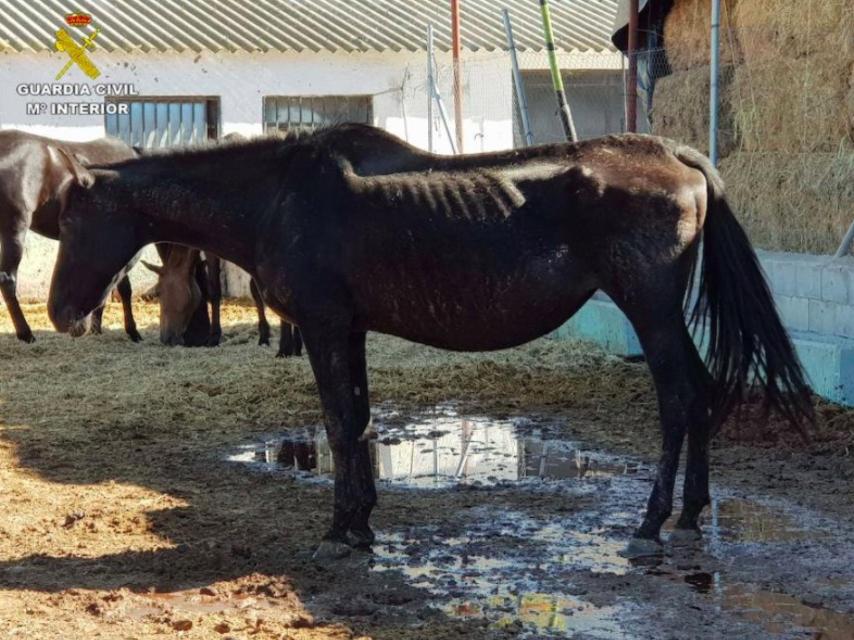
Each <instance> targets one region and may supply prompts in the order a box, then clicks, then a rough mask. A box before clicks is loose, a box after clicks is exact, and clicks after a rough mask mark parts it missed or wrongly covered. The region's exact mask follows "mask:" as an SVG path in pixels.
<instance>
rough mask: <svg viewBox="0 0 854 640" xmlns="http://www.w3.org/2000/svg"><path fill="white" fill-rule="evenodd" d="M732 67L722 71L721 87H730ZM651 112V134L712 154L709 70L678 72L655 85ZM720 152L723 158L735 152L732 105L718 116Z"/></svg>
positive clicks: (723, 107)
mask: <svg viewBox="0 0 854 640" xmlns="http://www.w3.org/2000/svg"><path fill="white" fill-rule="evenodd" d="M732 71H733V70H732V67H724V68H723V69H722V70H721V86H722V88H723V89H725V88H726V87H727V85H728V84H729V82H730V80H731V78H732ZM654 98H655V99H654V101H653V108H652V111H651V113H650V121H651V124H652V132H653V133H654V134H656V135H659V136H664V137H666V138H672V139H673V140H677V141H678V142H683V143H685V144H688V145H691V146H692V147H694V148H696V149H699V150H700V151H702V152H703V153H708V152H709V72H708V70H707V69H692V70H690V71H679V72H676V73H673V74H672V75H669V76H667V77H664V78H659V79H658V80H657V81H656V83H655V96H654ZM719 125H720V128H719V132H718V133H719V135H718V152H719V155H720V156H721V157H723V156H726V155H728V154H729V153H731V152H732V151H733V150H734V149H735V145H736V141H735V127H734V124H733V120H732V115H731V114H730V112H729V104H728V103H723V104H722V105H721V109H720V113H719Z"/></svg>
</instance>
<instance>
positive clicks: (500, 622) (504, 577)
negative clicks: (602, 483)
mask: <svg viewBox="0 0 854 640" xmlns="http://www.w3.org/2000/svg"><path fill="white" fill-rule="evenodd" d="M421 533H423V532H421ZM622 546H623V545H622V543H621V542H619V541H618V540H617V539H614V538H610V537H609V536H608V535H607V534H606V533H605V532H602V531H599V532H579V531H574V530H572V529H571V528H568V527H566V525H565V523H563V522H561V521H559V520H554V521H552V522H547V523H544V522H542V521H541V520H537V519H533V518H531V517H529V516H527V515H525V514H524V513H520V512H513V511H506V510H504V511H502V513H501V516H500V519H499V520H498V521H495V519H494V518H493V519H492V520H490V519H489V518H486V517H484V519H483V521H482V523H481V524H475V525H473V526H472V527H470V528H468V529H467V531H466V533H465V535H463V536H457V537H453V536H442V535H430V534H429V533H428V534H426V535H425V537H424V538H423V539H422V538H421V537H419V536H413V537H412V538H404V537H403V536H401V535H399V534H393V535H389V536H383V537H382V538H381V540H380V542H379V543H378V544H376V545H375V546H374V560H373V570H374V571H400V572H402V573H403V574H404V576H406V578H407V581H408V582H409V583H410V584H412V585H413V586H415V587H419V588H422V589H426V590H428V591H429V592H430V593H432V594H434V595H437V596H442V597H445V598H446V601H445V603H444V605H443V607H442V609H443V610H444V611H445V612H446V613H448V614H450V615H453V616H455V617H478V618H486V619H487V620H489V621H490V622H491V623H492V624H493V625H495V626H497V627H507V626H510V625H519V624H521V625H522V627H523V628H525V629H527V630H528V632H529V633H531V634H533V635H532V637H543V636H544V635H548V636H550V637H551V636H560V637H563V636H564V635H565V633H566V632H567V631H573V632H576V633H581V632H583V633H584V634H585V635H584V637H590V638H603V639H604V638H624V637H631V636H630V635H627V634H626V632H625V630H624V628H623V625H624V622H623V621H624V619H625V615H626V611H627V608H628V605H619V606H617V605H613V606H603V607H597V606H594V605H593V604H592V603H590V602H587V601H586V600H584V599H582V598H579V596H578V595H577V593H575V592H573V590H572V588H571V587H572V585H571V583H570V580H571V576H572V574H573V572H593V573H602V574H613V575H624V574H626V573H627V572H628V571H629V570H630V565H629V563H628V561H627V560H626V559H625V558H623V557H622V556H620V555H619V551H620V549H622ZM567 576H569V579H568V578H567ZM582 591H583V590H582ZM520 637H524V635H523V636H520Z"/></svg>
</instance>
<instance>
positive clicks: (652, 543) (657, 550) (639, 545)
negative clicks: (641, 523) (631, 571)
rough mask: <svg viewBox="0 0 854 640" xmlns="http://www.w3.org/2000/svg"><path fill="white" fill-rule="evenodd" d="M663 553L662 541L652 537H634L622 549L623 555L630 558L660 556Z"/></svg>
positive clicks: (621, 553)
mask: <svg viewBox="0 0 854 640" xmlns="http://www.w3.org/2000/svg"><path fill="white" fill-rule="evenodd" d="M663 553H664V547H663V546H662V544H661V541H660V540H653V539H650V538H632V539H631V541H630V542H629V544H628V545H626V548H625V549H624V550H622V551H620V555H621V556H623V557H624V558H628V559H630V560H634V559H637V558H648V557H651V556H660V555H662V554H663Z"/></svg>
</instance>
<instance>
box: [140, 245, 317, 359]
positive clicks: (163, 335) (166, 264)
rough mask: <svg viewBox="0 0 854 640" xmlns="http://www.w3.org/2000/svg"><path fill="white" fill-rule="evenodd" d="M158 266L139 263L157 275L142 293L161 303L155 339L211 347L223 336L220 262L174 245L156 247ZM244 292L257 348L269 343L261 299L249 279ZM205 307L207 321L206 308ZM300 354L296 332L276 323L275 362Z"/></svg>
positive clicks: (300, 347)
mask: <svg viewBox="0 0 854 640" xmlns="http://www.w3.org/2000/svg"><path fill="white" fill-rule="evenodd" d="M157 251H158V253H159V254H160V260H161V262H162V264H160V265H156V264H151V263H150V262H146V261H145V260H142V264H143V265H144V266H145V267H147V268H148V269H150V270H151V271H153V272H154V273H155V274H157V283H156V284H155V285H154V287H152V289H150V290H149V291H148V292H146V296H145V297H146V299H148V300H153V299H155V298H156V299H157V300H158V301H159V304H160V341H161V342H162V343H163V344H166V345H183V346H187V347H196V346H210V347H212V346H216V345H218V344H219V341H220V339H221V337H222V326H221V323H220V305H221V302H222V284H221V281H220V273H221V271H222V261H221V260H220V259H219V258H218V257H217V256H215V255H211V254H204V257H203V254H202V252H201V251H199V250H198V249H190V248H189V247H184V246H181V245H176V244H167V243H160V244H158V245H157ZM249 289H250V292H251V294H252V299H253V300H254V302H255V308H256V309H257V311H258V344H259V345H269V344H270V324H269V322H267V315H266V313H265V307H266V305H265V304H264V300H263V299H262V298H261V292H260V291H258V285H257V284H256V283H255V281H254V280H250V284H249ZM208 305H210V317H208V310H207V307H208ZM292 355H296V356H299V355H302V340H301V338H300V334H299V329H298V328H297V327H295V326H293V325H291V324H290V323H289V322H287V321H285V320H282V321H281V334H280V337H279V350H278V352H277V353H276V357H277V358H283V357H288V356H292Z"/></svg>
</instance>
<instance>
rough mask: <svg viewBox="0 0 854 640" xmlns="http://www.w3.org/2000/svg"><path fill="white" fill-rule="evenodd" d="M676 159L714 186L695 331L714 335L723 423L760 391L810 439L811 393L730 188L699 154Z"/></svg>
mask: <svg viewBox="0 0 854 640" xmlns="http://www.w3.org/2000/svg"><path fill="white" fill-rule="evenodd" d="M675 153H676V155H677V157H678V158H679V159H680V160H681V161H682V162H684V163H685V164H687V165H689V166H691V167H693V168H695V169H698V170H699V171H702V172H703V174H704V175H705V176H706V182H707V184H708V210H707V214H706V221H705V225H704V228H703V258H702V268H701V271H700V282H699V291H698V293H699V295H698V297H697V300H696V303H695V306H694V308H693V310H692V313H691V323H692V324H694V325H695V326H696V325H699V326H700V327H701V328H703V327H704V325H705V330H707V331H708V342H707V345H708V355H707V358H706V363H707V366H708V367H709V371H710V373H711V374H712V377H713V380H714V391H713V405H712V411H713V416H714V418H715V420H716V423H717V424H718V425H720V424H721V423H722V422H723V420H724V419H725V418H726V416H727V415H728V414H729V412H730V411H731V410H732V408H733V407H734V406H735V405H736V404H738V403H739V402H741V401H742V400H744V399H745V392H746V390H747V388H748V386H749V385H750V384H751V383H755V384H757V385H758V386H759V387H760V388H761V389H762V390H763V391H764V392H765V397H766V401H767V402H768V404H769V405H770V406H771V407H773V408H775V409H776V410H778V411H779V412H780V413H781V414H782V415H784V416H785V417H786V418H787V419H788V420H789V421H790V422H791V424H792V425H793V426H794V427H795V428H796V429H797V430H798V431H799V432H800V433H801V434H802V435H803V436H804V437H807V431H806V425H808V424H812V422H813V421H814V413H813V406H812V399H811V390H810V388H809V386H808V384H807V383H806V381H805V379H804V372H803V369H802V368H801V364H800V362H799V360H798V357H797V354H796V353H795V350H794V347H793V346H792V342H791V340H790V339H789V336H788V334H787V333H786V330H785V328H784V327H783V323H782V322H781V321H780V316H779V315H778V313H777V309H776V306H775V304H774V299H773V297H772V295H771V292H770V290H769V289H768V284H767V283H766V281H765V276H764V274H763V272H762V269H761V267H760V266H759V260H758V259H757V257H756V254H755V253H754V251H753V248H752V247H751V245H750V241H749V240H748V238H747V234H746V233H745V232H744V229H742V227H741V225H740V224H739V223H738V221H737V220H736V218H735V216H734V215H733V212H732V209H730V206H729V203H728V202H727V200H726V197H725V196H724V191H723V182H722V181H721V179H720V177H719V176H718V173H717V171H716V170H715V168H714V167H713V166H712V165H711V163H710V162H709V161H708V159H707V158H706V157H705V156H703V155H702V154H700V153H699V152H697V151H694V150H693V149H688V148H685V147H680V148H678V149H676V150H675Z"/></svg>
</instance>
